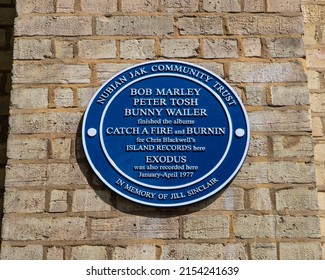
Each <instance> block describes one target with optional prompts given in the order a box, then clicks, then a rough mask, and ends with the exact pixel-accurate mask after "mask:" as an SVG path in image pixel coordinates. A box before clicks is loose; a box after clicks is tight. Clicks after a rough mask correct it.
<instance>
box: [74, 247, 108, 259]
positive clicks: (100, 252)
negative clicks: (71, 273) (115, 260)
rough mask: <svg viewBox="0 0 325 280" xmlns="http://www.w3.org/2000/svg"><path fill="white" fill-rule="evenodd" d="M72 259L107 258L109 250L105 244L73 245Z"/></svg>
mask: <svg viewBox="0 0 325 280" xmlns="http://www.w3.org/2000/svg"><path fill="white" fill-rule="evenodd" d="M71 259H72V260H106V259H107V251H106V247H105V246H89V245H88V246H87V245H83V246H76V247H72V253H71Z"/></svg>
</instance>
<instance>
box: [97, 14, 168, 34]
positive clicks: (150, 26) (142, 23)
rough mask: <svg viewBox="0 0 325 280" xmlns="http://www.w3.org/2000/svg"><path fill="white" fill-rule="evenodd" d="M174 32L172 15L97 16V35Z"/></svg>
mask: <svg viewBox="0 0 325 280" xmlns="http://www.w3.org/2000/svg"><path fill="white" fill-rule="evenodd" d="M172 33H173V18H172V17H170V16H142V17H140V16H115V17H110V18H107V17H98V18H96V34H97V35H124V36H132V35H133V36H134V35H135V36H141V35H144V36H149V35H163V34H168V35H169V34H172Z"/></svg>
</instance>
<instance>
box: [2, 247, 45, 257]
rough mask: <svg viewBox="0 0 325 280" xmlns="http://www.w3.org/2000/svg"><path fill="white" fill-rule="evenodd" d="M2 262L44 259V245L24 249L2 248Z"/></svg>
mask: <svg viewBox="0 0 325 280" xmlns="http://www.w3.org/2000/svg"><path fill="white" fill-rule="evenodd" d="M0 258H1V259H2V260H40V259H42V258H43V246H42V245H27V246H24V247H11V246H6V245H4V246H2V248H1V255H0Z"/></svg>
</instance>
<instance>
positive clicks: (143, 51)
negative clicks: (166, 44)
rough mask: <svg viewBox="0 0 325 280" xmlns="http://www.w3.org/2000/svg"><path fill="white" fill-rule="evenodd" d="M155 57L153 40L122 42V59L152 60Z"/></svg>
mask: <svg viewBox="0 0 325 280" xmlns="http://www.w3.org/2000/svg"><path fill="white" fill-rule="evenodd" d="M154 57H155V41H154V40H152V39H143V40H125V41H122V42H121V58H125V59H152V58H154Z"/></svg>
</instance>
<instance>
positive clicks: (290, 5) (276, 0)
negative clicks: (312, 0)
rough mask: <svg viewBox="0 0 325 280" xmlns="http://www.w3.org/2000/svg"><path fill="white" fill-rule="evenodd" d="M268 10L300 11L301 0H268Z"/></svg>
mask: <svg viewBox="0 0 325 280" xmlns="http://www.w3.org/2000/svg"><path fill="white" fill-rule="evenodd" d="M266 3H267V12H271V13H275V12H280V13H283V12H288V13H294V12H300V11H301V0H284V1H283V0H267V1H266Z"/></svg>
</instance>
